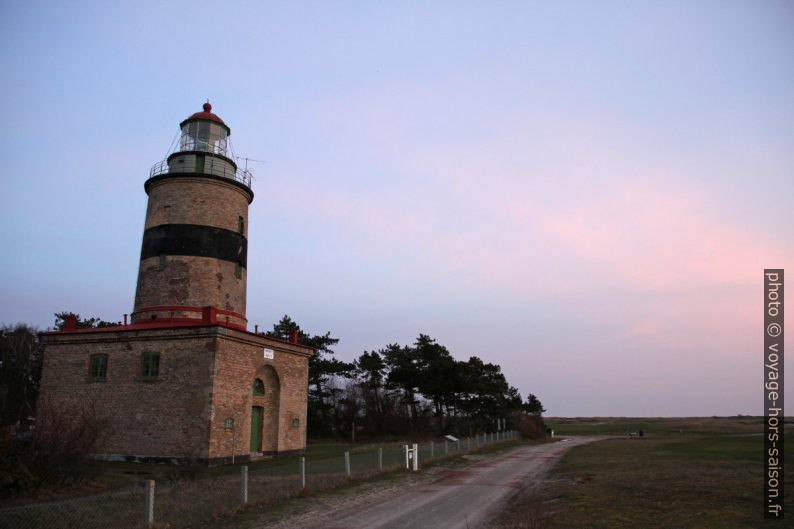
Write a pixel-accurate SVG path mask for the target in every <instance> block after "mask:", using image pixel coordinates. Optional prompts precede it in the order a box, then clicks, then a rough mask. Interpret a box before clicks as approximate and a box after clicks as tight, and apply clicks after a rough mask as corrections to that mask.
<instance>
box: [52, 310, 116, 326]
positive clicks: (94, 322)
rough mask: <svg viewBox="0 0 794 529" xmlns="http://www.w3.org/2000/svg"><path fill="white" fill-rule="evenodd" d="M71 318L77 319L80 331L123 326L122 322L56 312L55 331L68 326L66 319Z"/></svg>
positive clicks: (67, 312)
mask: <svg viewBox="0 0 794 529" xmlns="http://www.w3.org/2000/svg"><path fill="white" fill-rule="evenodd" d="M69 316H74V317H75V318H76V319H77V328H78V329H100V328H102V327H115V326H116V325H121V322H120V321H117V322H112V321H105V320H102V319H100V318H85V319H83V318H81V317H80V315H79V314H76V313H74V312H69V311H63V312H56V313H55V325H54V326H53V329H54V330H56V331H61V330H63V327H64V325H66V318H68V317H69Z"/></svg>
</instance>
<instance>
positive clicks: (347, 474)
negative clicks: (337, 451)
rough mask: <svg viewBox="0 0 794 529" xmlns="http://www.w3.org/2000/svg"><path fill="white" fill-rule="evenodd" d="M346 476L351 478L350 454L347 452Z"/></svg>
mask: <svg viewBox="0 0 794 529" xmlns="http://www.w3.org/2000/svg"><path fill="white" fill-rule="evenodd" d="M345 476H347V477H350V452H349V451H348V450H345Z"/></svg>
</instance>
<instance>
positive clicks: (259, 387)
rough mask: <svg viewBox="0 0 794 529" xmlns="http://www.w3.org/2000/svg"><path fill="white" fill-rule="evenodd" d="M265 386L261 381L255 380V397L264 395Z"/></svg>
mask: <svg viewBox="0 0 794 529" xmlns="http://www.w3.org/2000/svg"><path fill="white" fill-rule="evenodd" d="M264 394H265V384H264V383H263V382H262V381H261V380H260V379H258V378H257V379H255V380H254V395H264Z"/></svg>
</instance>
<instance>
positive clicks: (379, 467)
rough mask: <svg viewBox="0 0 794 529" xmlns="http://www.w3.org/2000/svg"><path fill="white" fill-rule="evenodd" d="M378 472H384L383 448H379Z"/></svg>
mask: <svg viewBox="0 0 794 529" xmlns="http://www.w3.org/2000/svg"><path fill="white" fill-rule="evenodd" d="M378 470H380V471H381V472H383V447H382V446H379V447H378Z"/></svg>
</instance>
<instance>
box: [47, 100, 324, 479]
mask: <svg viewBox="0 0 794 529" xmlns="http://www.w3.org/2000/svg"><path fill="white" fill-rule="evenodd" d="M210 110H211V107H210V106H209V104H206V105H205V106H204V112H199V113H196V114H194V115H193V116H191V117H190V118H188V119H187V120H185V121H183V122H182V124H181V127H182V138H181V141H180V145H179V148H178V150H177V151H176V152H174V153H173V154H171V155H170V156H169V157H168V159H167V160H166V161H165V162H162V163H161V164H158V165H156V166H155V167H154V168H153V169H152V174H151V175H150V178H149V179H148V180H147V182H146V185H145V189H146V192H147V193H148V194H149V205H148V208H147V214H146V225H145V231H144V236H143V244H142V249H141V262H140V268H139V275H138V287H137V292H136V297H135V310H134V311H133V313H132V320H131V322H130V323H127V321H126V316H125V322H124V325H118V326H112V327H104V328H97V329H78V328H77V325H76V323H77V322H76V319H74V318H67V320H66V323H65V325H64V328H63V329H62V330H60V331H57V332H48V333H42V341H43V344H44V362H43V368H42V379H41V387H40V399H41V402H40V404H41V406H40V408H41V414H44V415H46V414H47V413H69V411H68V410H77V409H80V408H81V407H85V406H90V407H91V408H92V409H93V410H94V411H95V412H96V416H97V418H98V419H100V421H101V424H102V425H103V427H105V428H106V433H107V440H106V442H105V443H103V445H102V447H101V450H100V452H99V453H97V454H96V456H97V457H100V458H108V459H127V460H164V461H165V460H177V461H183V460H194V461H195V460H200V461H204V462H208V463H210V464H213V463H215V464H217V463H223V462H226V461H230V460H231V459H232V457H233V456H234V457H236V458H240V459H246V458H251V457H257V456H263V455H278V454H290V453H297V452H301V451H303V450H304V449H305V447H306V407H307V388H308V360H309V356H310V355H311V354H312V353H313V351H312V349H311V348H309V347H306V346H303V345H299V344H298V343H297V340H296V339H295V337H294V336H293V337H291V339H290V340H288V341H283V340H277V339H274V338H269V337H266V336H264V335H261V334H258V333H251V332H248V331H247V330H246V325H247V320H246V318H245V300H246V278H247V257H246V256H247V224H248V205H249V204H250V203H251V201H252V200H253V192H252V191H251V189H250V182H251V180H250V174H249V173H248V172H247V171H240V170H238V169H237V166H236V164H235V163H234V161H233V160H232V159H231V158H227V157H226V146H227V141H228V139H227V137H228V135H229V134H230V130H229V128H228V127H227V126H226V124H225V123H223V121H222V120H221V119H220V118H218V117H217V116H216V115H215V114H212V113H211V112H210ZM41 419H42V420H44V419H46V417H43V416H42V417H41Z"/></svg>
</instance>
